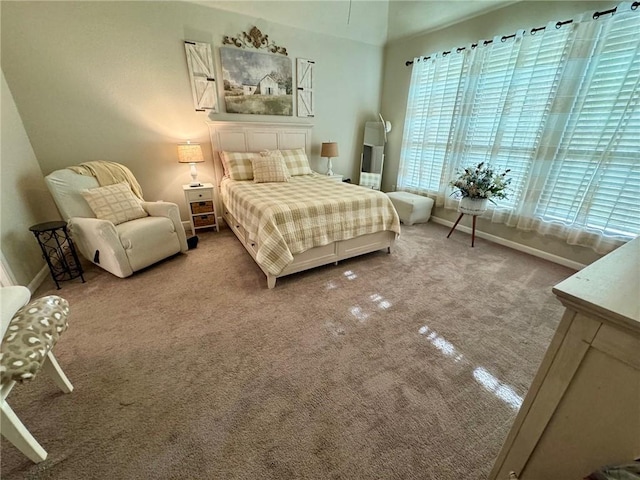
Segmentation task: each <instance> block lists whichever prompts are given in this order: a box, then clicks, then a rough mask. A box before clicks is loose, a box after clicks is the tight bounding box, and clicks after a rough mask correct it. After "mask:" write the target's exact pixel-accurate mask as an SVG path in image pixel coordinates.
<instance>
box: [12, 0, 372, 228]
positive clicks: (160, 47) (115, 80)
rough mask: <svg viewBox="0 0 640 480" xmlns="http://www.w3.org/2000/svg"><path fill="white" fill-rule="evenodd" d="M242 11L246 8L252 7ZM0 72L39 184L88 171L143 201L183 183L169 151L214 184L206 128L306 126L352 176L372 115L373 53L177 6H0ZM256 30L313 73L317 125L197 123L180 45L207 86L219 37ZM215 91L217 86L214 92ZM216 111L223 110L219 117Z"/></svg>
mask: <svg viewBox="0 0 640 480" xmlns="http://www.w3.org/2000/svg"><path fill="white" fill-rule="evenodd" d="M250 3H251V2H248V7H247V8H250V6H249V4H250ZM1 8H2V29H1V32H2V55H1V59H2V68H3V70H4V72H5V75H6V78H7V82H8V84H9V86H10V87H11V89H12V92H13V95H14V97H15V101H16V104H17V106H18V110H19V112H20V114H21V115H22V119H23V121H24V125H25V128H26V131H27V133H28V134H29V138H30V139H31V144H32V145H33V149H34V151H35V154H36V157H37V159H38V162H39V163H40V166H41V168H42V171H43V173H44V174H47V173H49V172H51V171H52V170H55V169H58V168H61V167H65V166H68V165H73V164H76V163H79V162H83V161H88V160H97V159H103V160H112V161H117V162H122V163H124V164H126V165H127V166H129V167H130V168H131V170H132V171H133V173H134V174H135V175H136V177H137V178H138V180H139V182H140V184H141V186H142V188H143V191H144V195H145V198H146V199H148V200H160V199H162V200H165V201H171V202H175V203H178V204H179V205H180V208H181V215H182V218H183V220H186V219H187V213H186V207H185V206H184V197H183V194H182V188H181V185H182V184H185V183H188V182H190V181H191V177H190V176H189V168H188V166H187V165H181V164H178V163H177V156H176V144H177V143H180V142H183V141H184V140H186V139H190V140H191V141H193V142H200V143H202V144H203V148H204V150H205V158H207V162H206V163H205V164H200V165H199V166H198V172H199V180H201V181H213V165H212V162H211V157H210V155H211V148H210V143H209V138H208V129H207V127H206V124H205V121H207V120H208V119H211V120H236V121H253V122H260V121H288V122H305V123H312V124H314V125H315V126H314V129H313V139H312V141H313V148H312V151H311V155H310V158H311V163H312V167H313V168H315V169H318V170H320V171H322V169H324V168H326V167H325V166H326V159H320V158H319V153H320V144H321V142H323V141H327V140H329V139H331V140H333V141H337V142H338V143H339V146H340V157H339V158H337V159H336V160H335V161H334V170H335V171H336V172H337V173H341V174H344V175H345V176H348V177H351V178H354V177H355V176H356V174H357V172H358V170H359V161H360V160H359V159H360V146H359V145H361V143H362V131H363V126H364V123H365V121H367V120H375V118H376V116H377V112H378V110H379V102H380V89H381V82H382V60H383V48H382V47H379V46H373V45H369V44H365V43H361V42H357V41H352V40H346V39H339V38H336V37H331V36H327V35H322V34H318V33H312V32H307V31H303V30H298V29H294V28H291V27H287V26H283V25H279V24H276V23H271V22H267V21H265V20H261V19H259V18H254V17H251V16H246V15H240V14H237V13H232V12H227V11H222V10H216V9H212V8H208V7H205V6H202V5H197V4H192V3H186V2H164V1H162V2H24V1H23V2H2V3H1ZM254 25H256V26H258V28H260V29H261V30H262V32H263V33H265V34H268V35H269V38H270V39H271V40H272V41H274V42H275V43H277V44H278V45H281V46H285V47H286V48H287V50H288V52H289V58H291V59H292V63H293V65H295V59H296V58H297V57H301V58H307V59H311V60H314V61H315V62H316V69H315V94H316V112H315V113H316V114H315V118H309V119H306V118H305V119H301V118H298V117H295V116H293V117H281V116H264V115H237V114H235V115H234V114H226V113H220V114H208V113H202V112H195V110H194V107H193V101H192V96H191V87H190V83H189V78H188V72H187V66H186V60H185V52H184V46H183V40H185V39H186V40H192V41H200V42H210V43H211V44H212V46H213V48H214V60H215V62H216V64H217V76H218V78H219V80H221V79H222V75H221V69H220V65H219V55H218V47H219V46H220V45H221V43H222V37H223V36H224V35H233V36H235V35H237V34H239V33H240V32H242V31H248V30H249V29H250V28H251V27H252V26H254ZM218 84H219V88H222V82H221V81H219V82H218ZM222 109H224V107H222Z"/></svg>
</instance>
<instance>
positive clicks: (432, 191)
mask: <svg viewBox="0 0 640 480" xmlns="http://www.w3.org/2000/svg"><path fill="white" fill-rule="evenodd" d="M625 5H626V7H625ZM623 7H624V8H627V10H625V11H618V12H616V13H615V15H613V16H609V17H607V18H600V19H596V20H593V19H592V18H591V15H588V16H585V17H584V18H586V20H574V21H573V22H571V23H569V24H564V25H561V28H556V25H555V24H553V23H550V24H549V25H547V27H546V28H545V29H544V30H543V31H541V30H537V31H536V32H535V34H532V33H529V32H528V33H526V34H525V33H524V32H518V33H517V34H516V35H515V38H510V39H507V38H499V37H496V38H494V39H493V41H492V42H490V44H488V45H483V44H481V45H479V46H478V47H477V48H475V49H472V48H471V47H469V48H466V49H464V50H463V51H462V52H459V51H458V52H457V53H451V54H450V55H446V56H443V55H439V56H434V58H433V59H430V60H428V61H423V62H418V61H416V62H414V69H413V72H412V79H411V87H410V91H409V98H408V106H407V115H406V120H405V131H404V138H403V144H402V151H401V156H400V168H399V172H398V188H399V189H401V190H407V191H413V192H416V193H422V194H429V195H431V196H434V197H435V198H436V202H437V204H438V205H440V206H442V205H444V206H451V207H452V206H454V204H453V202H452V200H450V199H449V193H450V192H451V190H450V189H449V188H448V183H449V180H450V179H451V178H453V177H454V176H455V172H456V171H457V170H459V169H461V168H464V167H468V166H472V165H477V164H478V163H480V162H486V163H489V164H491V165H493V166H494V167H496V168H499V169H503V168H509V169H511V172H510V176H511V177H512V183H511V191H510V192H509V198H508V199H505V200H499V201H498V203H497V205H496V207H495V208H494V209H493V210H492V212H490V214H491V215H492V220H493V221H497V222H503V223H506V224H507V225H511V226H516V227H518V228H522V229H527V230H530V229H536V230H537V231H539V232H544V233H553V234H555V235H557V236H559V237H561V238H565V239H567V241H569V242H570V243H577V244H583V245H589V246H591V247H592V248H594V249H595V250H596V251H598V252H600V253H606V251H609V250H611V249H612V248H614V247H615V246H617V245H619V244H621V243H622V242H624V241H627V240H630V239H631V238H633V237H634V236H636V235H639V234H640V207H639V206H638V205H639V204H640V202H639V201H638V200H637V199H638V198H640V157H639V155H640V133H638V132H640V37H639V36H638V35H637V32H638V31H640V14H638V12H636V11H635V10H633V9H629V8H628V7H629V5H627V4H621V6H620V7H618V9H619V10H620V9H621V8H623ZM486 43H488V42H485V44H486ZM594 235H595V236H596V237H598V238H597V239H595V240H594ZM607 238H609V239H614V241H608V240H606V239H607ZM603 239H604V240H603Z"/></svg>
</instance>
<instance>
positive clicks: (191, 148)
mask: <svg viewBox="0 0 640 480" xmlns="http://www.w3.org/2000/svg"><path fill="white" fill-rule="evenodd" d="M178 162H180V163H201V162H204V157H203V156H202V148H201V147H200V144H199V143H183V144H180V145H178Z"/></svg>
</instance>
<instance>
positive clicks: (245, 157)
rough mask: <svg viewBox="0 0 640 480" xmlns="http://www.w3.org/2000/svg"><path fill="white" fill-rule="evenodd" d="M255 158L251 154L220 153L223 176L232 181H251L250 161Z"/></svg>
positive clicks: (251, 168) (251, 167)
mask: <svg viewBox="0 0 640 480" xmlns="http://www.w3.org/2000/svg"><path fill="white" fill-rule="evenodd" d="M255 156H256V154H255V153H252V152H225V151H222V152H220V160H222V167H223V168H224V174H225V175H226V176H227V177H229V178H231V179H232V180H252V179H253V166H252V165H251V159H252V158H253V157H255Z"/></svg>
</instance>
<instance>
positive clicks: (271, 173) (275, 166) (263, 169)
mask: <svg viewBox="0 0 640 480" xmlns="http://www.w3.org/2000/svg"><path fill="white" fill-rule="evenodd" d="M251 162H252V164H253V181H254V182H256V183H271V182H288V181H289V178H290V177H291V175H289V171H288V170H287V165H286V164H285V163H284V159H283V158H282V155H270V156H267V157H265V156H261V155H256V156H255V157H254V158H253V160H252V161H251Z"/></svg>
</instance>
